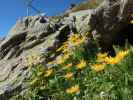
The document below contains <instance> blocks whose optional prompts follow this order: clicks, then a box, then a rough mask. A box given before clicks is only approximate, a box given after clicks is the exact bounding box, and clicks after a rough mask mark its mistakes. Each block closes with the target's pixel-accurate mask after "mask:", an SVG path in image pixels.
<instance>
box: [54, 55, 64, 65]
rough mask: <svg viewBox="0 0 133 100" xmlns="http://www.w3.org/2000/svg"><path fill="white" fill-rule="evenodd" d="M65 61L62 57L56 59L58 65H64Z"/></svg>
mask: <svg viewBox="0 0 133 100" xmlns="http://www.w3.org/2000/svg"><path fill="white" fill-rule="evenodd" d="M64 61H65V60H64V59H63V57H62V56H60V57H58V58H57V59H56V63H57V64H62V63H64Z"/></svg>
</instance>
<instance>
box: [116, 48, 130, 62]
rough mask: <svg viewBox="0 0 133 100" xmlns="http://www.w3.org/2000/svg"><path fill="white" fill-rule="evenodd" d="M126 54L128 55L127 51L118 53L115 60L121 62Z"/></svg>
mask: <svg viewBox="0 0 133 100" xmlns="http://www.w3.org/2000/svg"><path fill="white" fill-rule="evenodd" d="M128 53H129V51H128V50H126V51H120V52H119V53H118V54H117V55H116V58H119V59H121V60H122V59H123V58H124V57H125V56H127V55H128Z"/></svg>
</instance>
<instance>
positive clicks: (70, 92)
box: [66, 85, 80, 94]
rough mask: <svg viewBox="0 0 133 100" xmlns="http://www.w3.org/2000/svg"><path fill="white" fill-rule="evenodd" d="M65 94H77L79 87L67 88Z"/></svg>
mask: <svg viewBox="0 0 133 100" xmlns="http://www.w3.org/2000/svg"><path fill="white" fill-rule="evenodd" d="M66 92H67V93H69V94H73V93H79V92H80V88H79V85H75V86H72V87H70V88H68V89H67V90H66Z"/></svg>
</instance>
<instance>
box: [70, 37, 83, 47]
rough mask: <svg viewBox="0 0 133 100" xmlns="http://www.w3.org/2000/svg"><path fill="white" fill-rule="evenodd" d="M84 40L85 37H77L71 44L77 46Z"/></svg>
mask: <svg viewBox="0 0 133 100" xmlns="http://www.w3.org/2000/svg"><path fill="white" fill-rule="evenodd" d="M84 42H85V38H79V39H77V40H76V41H75V42H73V43H72V45H74V46H78V45H80V44H82V43H84Z"/></svg>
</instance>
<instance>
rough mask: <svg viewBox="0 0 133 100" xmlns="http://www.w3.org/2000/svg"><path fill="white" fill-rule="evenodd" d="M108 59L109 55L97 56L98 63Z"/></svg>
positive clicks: (99, 54) (100, 54)
mask: <svg viewBox="0 0 133 100" xmlns="http://www.w3.org/2000/svg"><path fill="white" fill-rule="evenodd" d="M106 57H107V53H103V54H102V53H98V54H97V61H98V62H104V60H105V58H106Z"/></svg>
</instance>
